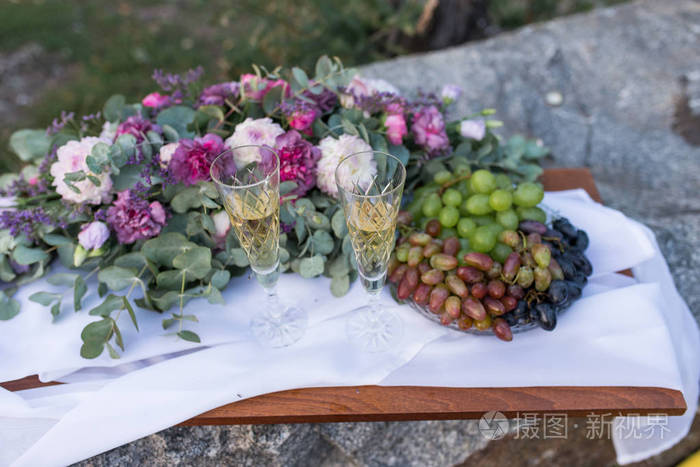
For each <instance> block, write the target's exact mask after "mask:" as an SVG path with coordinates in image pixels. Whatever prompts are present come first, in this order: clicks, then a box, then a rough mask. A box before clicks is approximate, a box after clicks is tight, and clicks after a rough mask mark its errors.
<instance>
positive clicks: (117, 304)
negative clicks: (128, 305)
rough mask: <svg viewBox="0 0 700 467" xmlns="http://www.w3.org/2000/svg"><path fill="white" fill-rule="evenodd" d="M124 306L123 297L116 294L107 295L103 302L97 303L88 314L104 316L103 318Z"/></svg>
mask: <svg viewBox="0 0 700 467" xmlns="http://www.w3.org/2000/svg"><path fill="white" fill-rule="evenodd" d="M123 308H124V302H123V300H122V297H120V296H118V295H114V294H109V295H107V298H105V299H104V301H103V302H102V303H100V304H99V305H97V306H96V307H95V308H93V309H92V310H90V311H89V313H88V314H90V315H92V316H102V317H103V318H105V317H107V316H109V315H110V313H112V312H113V311H115V310H121V309H123Z"/></svg>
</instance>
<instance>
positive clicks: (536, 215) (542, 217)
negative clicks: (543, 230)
mask: <svg viewBox="0 0 700 467" xmlns="http://www.w3.org/2000/svg"><path fill="white" fill-rule="evenodd" d="M517 212H518V217H520V220H521V221H524V220H531V221H537V222H542V223H543V224H544V223H546V222H547V214H546V213H545V212H544V211H543V210H541V209H540V208H518V209H517Z"/></svg>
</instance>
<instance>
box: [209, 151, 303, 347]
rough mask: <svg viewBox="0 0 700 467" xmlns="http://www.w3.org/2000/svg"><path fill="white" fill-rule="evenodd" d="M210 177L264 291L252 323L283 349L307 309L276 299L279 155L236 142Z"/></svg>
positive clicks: (261, 336)
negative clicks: (262, 301) (263, 301)
mask: <svg viewBox="0 0 700 467" xmlns="http://www.w3.org/2000/svg"><path fill="white" fill-rule="evenodd" d="M211 178H212V180H214V182H215V184H216V187H217V189H218V191H219V195H220V196H221V200H222V202H223V205H224V208H225V209H226V212H227V213H228V216H229V219H230V220H231V226H232V227H233V231H234V232H235V234H236V237H238V242H239V243H240V245H241V247H242V248H243V250H244V251H245V253H246V255H247V256H248V260H249V262H250V267H251V268H252V269H253V272H254V273H255V277H256V278H257V280H258V282H259V283H260V284H261V285H262V286H263V288H264V289H265V291H266V292H267V303H266V305H265V306H264V307H263V310H262V311H261V312H260V313H258V314H257V315H256V316H255V317H254V318H253V319H252V320H251V322H250V328H251V330H252V332H253V335H254V336H255V338H256V339H257V340H258V341H259V342H260V343H262V344H263V345H266V346H270V347H284V346H288V345H290V344H293V343H294V342H296V341H298V340H299V339H300V338H301V336H302V335H304V332H305V331H306V326H307V322H308V315H307V313H306V311H305V310H303V309H301V308H298V307H289V306H288V307H285V306H283V305H282V304H280V302H279V299H278V297H277V292H276V285H277V280H278V279H279V275H280V273H279V263H280V262H279V236H280V233H279V217H280V216H279V212H280V194H279V179H280V174H279V156H278V155H277V153H275V152H274V150H272V148H269V147H267V146H256V145H249V146H237V147H234V148H232V149H228V150H226V151H224V152H223V153H221V154H220V155H219V156H218V157H217V158H216V159H215V160H214V162H213V163H212V165H211Z"/></svg>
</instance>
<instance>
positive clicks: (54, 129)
mask: <svg viewBox="0 0 700 467" xmlns="http://www.w3.org/2000/svg"><path fill="white" fill-rule="evenodd" d="M74 117H75V112H66V111H65V110H62V111H61V119H60V120H59V119H58V118H54V119H53V122H51V126H49V127H48V128H47V129H46V134H47V135H48V136H51V135H55V134H56V133H58V132H59V131H61V130H62V129H63V128H64V127H65V126H66V125H67V124H68V123H70V122H71V121H72V120H73V118H74Z"/></svg>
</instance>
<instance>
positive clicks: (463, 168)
mask: <svg viewBox="0 0 700 467" xmlns="http://www.w3.org/2000/svg"><path fill="white" fill-rule="evenodd" d="M454 172H455V174H456V175H459V176H460V177H462V176H466V175H469V174H471V173H472V168H471V167H470V166H469V162H466V159H465V161H459V162H457V163H456V164H455V165H454Z"/></svg>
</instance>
